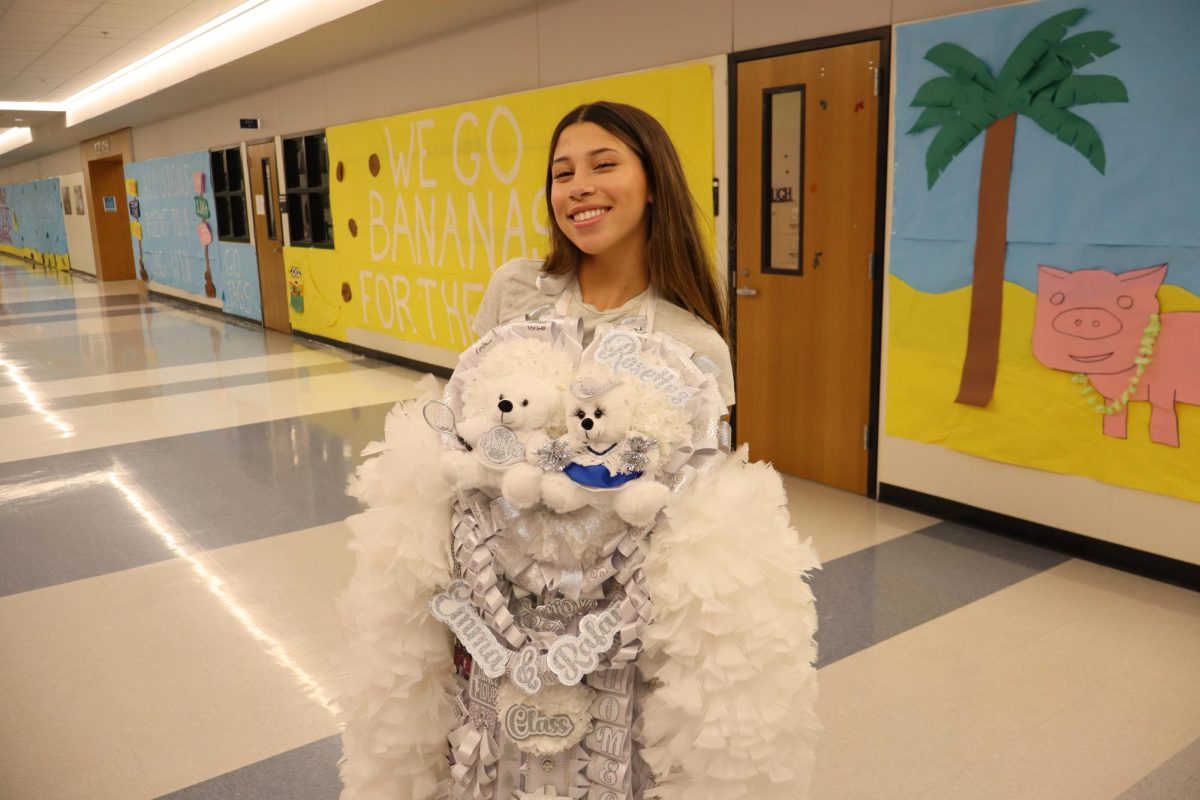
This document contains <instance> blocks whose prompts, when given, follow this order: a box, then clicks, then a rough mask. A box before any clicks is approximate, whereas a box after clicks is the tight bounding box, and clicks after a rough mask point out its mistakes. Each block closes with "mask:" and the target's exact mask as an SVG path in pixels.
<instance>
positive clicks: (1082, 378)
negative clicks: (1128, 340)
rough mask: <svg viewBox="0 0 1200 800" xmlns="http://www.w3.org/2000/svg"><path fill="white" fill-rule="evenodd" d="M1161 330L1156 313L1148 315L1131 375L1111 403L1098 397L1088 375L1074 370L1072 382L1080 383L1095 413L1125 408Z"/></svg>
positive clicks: (1135, 388)
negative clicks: (1123, 388) (1119, 394)
mask: <svg viewBox="0 0 1200 800" xmlns="http://www.w3.org/2000/svg"><path fill="white" fill-rule="evenodd" d="M1161 330H1162V320H1161V319H1160V318H1159V316H1158V314H1151V315H1150V322H1149V323H1147V324H1146V329H1145V330H1143V331H1142V341H1141V346H1140V347H1139V348H1138V354H1137V357H1136V358H1134V359H1133V363H1134V364H1135V365H1136V368H1135V369H1134V372H1133V375H1132V376H1131V377H1130V378H1129V385H1128V386H1126V387H1125V391H1123V392H1121V396H1120V397H1118V398H1117V399H1116V400H1113V401H1112V402H1111V403H1105V402H1103V400H1102V399H1101V398H1100V395H1099V393H1098V392H1097V391H1096V390H1095V389H1093V388H1092V385H1091V384H1090V383H1088V376H1087V375H1086V374H1084V373H1082V372H1076V373H1075V374H1073V375H1072V376H1071V380H1072V381H1073V382H1074V383H1078V384H1081V385H1082V386H1083V389H1081V390H1080V393H1081V394H1082V395H1083V396H1084V398H1086V399H1087V402H1088V405H1089V406H1091V408H1092V410H1093V411H1095V412H1096V413H1097V414H1116V413H1118V412H1120V411H1121V410H1122V409H1124V408H1125V406H1126V404H1128V403H1129V398H1130V397H1133V395H1134V393H1135V392H1136V391H1137V385H1138V382H1139V381H1141V379H1142V373H1144V372H1145V371H1146V367H1148V366H1150V358H1151V356H1153V355H1154V343H1155V342H1156V341H1157V340H1158V332H1159V331H1161Z"/></svg>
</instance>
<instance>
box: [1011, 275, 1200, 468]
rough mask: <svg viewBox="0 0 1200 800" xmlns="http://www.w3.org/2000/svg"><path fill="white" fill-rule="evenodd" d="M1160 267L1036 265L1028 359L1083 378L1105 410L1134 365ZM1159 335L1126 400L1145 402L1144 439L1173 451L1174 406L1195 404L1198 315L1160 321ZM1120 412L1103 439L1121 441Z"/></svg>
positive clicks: (1199, 384)
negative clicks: (1147, 424)
mask: <svg viewBox="0 0 1200 800" xmlns="http://www.w3.org/2000/svg"><path fill="white" fill-rule="evenodd" d="M1166 277H1167V265H1166V264H1159V265H1158V266H1156V267H1146V268H1145V269H1135V270H1132V271H1129V272H1122V273H1114V272H1109V271H1107V270H1101V269H1081V270H1075V271H1074V272H1069V271H1067V270H1064V269H1058V268H1056V267H1047V266H1038V285H1037V312H1036V314H1035V317H1034V322H1033V355H1034V357H1035V358H1036V359H1037V360H1038V361H1040V362H1041V363H1042V364H1044V365H1046V366H1047V367H1050V368H1051V369H1058V370H1064V371H1066V372H1077V373H1083V374H1086V375H1087V378H1088V382H1089V383H1091V385H1092V387H1093V388H1095V390H1096V391H1097V392H1099V393H1100V394H1101V395H1102V396H1103V397H1104V400H1105V402H1106V403H1112V402H1113V401H1114V400H1116V399H1118V398H1120V396H1121V394H1122V393H1123V392H1124V391H1125V390H1126V389H1129V388H1130V386H1129V380H1130V378H1132V377H1133V376H1134V375H1135V374H1136V372H1137V365H1136V364H1135V363H1134V359H1135V358H1136V357H1137V355H1138V348H1139V347H1140V346H1141V340H1142V337H1143V336H1144V335H1145V334H1144V331H1145V329H1146V326H1147V324H1148V323H1149V322H1150V315H1152V314H1157V313H1159V304H1158V287H1159V286H1161V285H1162V282H1163V279H1164V278H1166ZM1161 323H1162V328H1161V330H1160V331H1159V334H1158V338H1157V340H1156V341H1155V344H1154V352H1153V354H1152V355H1151V356H1150V364H1149V366H1147V367H1146V371H1145V372H1144V373H1142V377H1141V379H1140V380H1139V381H1138V384H1137V386H1135V387H1133V388H1132V390H1131V391H1130V394H1129V400H1130V402H1132V401H1134V400H1138V401H1148V402H1149V403H1150V440H1151V441H1152V442H1157V443H1158V444H1165V445H1168V446H1170V447H1178V446H1179V418H1178V416H1177V415H1176V413H1175V404H1176V403H1177V402H1178V403H1188V404H1192V405H1196V404H1200V312H1195V311H1177V312H1173V313H1169V314H1162V315H1161ZM1127 426H1128V417H1127V409H1126V407H1124V406H1123V407H1122V408H1121V409H1120V411H1117V412H1115V413H1113V414H1105V415H1104V433H1105V435H1106V436H1114V437H1116V438H1118V439H1124V438H1126V433H1127V430H1126V429H1127Z"/></svg>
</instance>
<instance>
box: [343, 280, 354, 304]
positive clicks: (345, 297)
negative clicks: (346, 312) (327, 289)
mask: <svg viewBox="0 0 1200 800" xmlns="http://www.w3.org/2000/svg"><path fill="white" fill-rule="evenodd" d="M352 297H354V294H353V293H352V292H351V291H350V284H348V283H343V284H342V299H343V300H345V301H346V302H347V303H349V302H350V298H352Z"/></svg>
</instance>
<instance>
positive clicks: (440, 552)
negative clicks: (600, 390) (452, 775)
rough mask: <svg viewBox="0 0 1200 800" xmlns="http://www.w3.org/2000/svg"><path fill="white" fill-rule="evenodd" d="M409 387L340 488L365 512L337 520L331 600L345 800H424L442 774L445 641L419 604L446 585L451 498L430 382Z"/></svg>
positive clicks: (446, 725)
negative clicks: (343, 639)
mask: <svg viewBox="0 0 1200 800" xmlns="http://www.w3.org/2000/svg"><path fill="white" fill-rule="evenodd" d="M419 389H420V390H421V391H422V393H423V395H425V397H423V398H422V399H421V400H418V401H413V402H409V403H406V404H401V405H398V406H396V408H395V409H393V410H392V412H391V413H390V414H389V415H388V418H387V422H386V425H385V428H384V442H383V443H372V445H370V446H369V447H368V448H367V451H365V452H367V453H369V454H371V456H372V457H371V458H370V459H368V460H367V462H366V463H364V464H363V465H362V466H361V467H360V468H359V469H358V471H357V473H356V475H355V477H354V478H353V479H352V480H351V482H350V488H349V491H350V493H351V494H353V495H354V496H356V497H358V498H359V499H360V500H362V501H363V502H364V503H365V504H366V505H367V506H368V509H367V511H365V512H364V513H362V514H357V515H355V516H353V517H350V519H349V520H347V523H348V525H349V526H350V529H351V531H352V532H353V538H352V540H351V544H350V547H351V549H352V550H354V552H355V570H354V576H353V578H352V579H351V581H350V585H349V587H348V588H347V589H346V591H345V592H344V593H343V595H342V597H341V598H340V600H339V608H340V610H341V612H342V615H343V618H344V620H345V622H346V625H347V628H348V635H349V642H348V647H347V649H346V652H345V653H344V661H343V663H342V665H341V673H342V674H341V676H340V677H341V684H340V692H339V697H338V705H339V708H340V714H341V721H342V723H343V724H344V726H345V729H344V731H343V733H342V746H343V752H344V757H343V760H342V763H341V775H342V783H343V785H344V787H345V788H344V790H343V792H342V798H343V800H351V799H352V798H353V800H397V798H411V800H426V798H432V797H434V796H435V795H436V794H437V793H438V791H439V790H440V789H441V788H442V787H441V784H442V782H443V781H444V780H445V779H446V778H447V776H448V775H449V768H448V764H447V759H446V754H447V747H448V744H447V735H448V733H449V732H450V730H451V729H452V728H453V727H454V724H455V714H454V706H453V704H452V702H451V699H450V694H449V692H450V690H451V688H452V686H453V678H452V672H451V665H452V662H453V657H452V648H451V642H452V639H451V635H450V633H449V631H448V629H447V628H446V627H445V626H444V625H442V624H441V623H439V622H438V621H437V620H435V619H433V617H431V616H430V614H429V611H428V609H427V604H428V602H429V598H430V597H431V596H432V595H433V594H434V593H435V592H436V591H438V590H440V589H441V588H442V587H444V586H445V585H446V584H447V583H448V582H449V580H450V510H451V491H450V488H449V487H448V486H447V485H446V483H445V481H444V480H443V479H442V476H441V472H440V470H439V469H438V459H439V456H440V445H439V443H438V438H437V434H436V433H434V431H432V430H431V429H430V428H429V426H428V425H427V424H426V423H425V420H424V418H423V417H422V415H421V403H422V401H423V399H427V398H431V397H434V396H436V394H437V391H438V390H437V384H436V381H434V380H433V378H432V377H430V378H428V379H427V380H425V381H423V382H422V383H421V384H419Z"/></svg>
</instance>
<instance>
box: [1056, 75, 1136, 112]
mask: <svg viewBox="0 0 1200 800" xmlns="http://www.w3.org/2000/svg"><path fill="white" fill-rule="evenodd" d="M1050 88H1051V89H1053V93H1054V99H1053V102H1054V105H1056V106H1058V107H1059V108H1069V107H1071V106H1083V105H1088V104H1089V103H1128V102H1129V91H1128V90H1127V89H1126V88H1125V84H1124V83H1122V82H1121V79H1120V78H1114V77H1113V76H1112V75H1072V76H1070V77H1067V78H1063V79H1062V80H1061V81H1059V82H1058V83H1057V84H1056V85H1054V86H1052V87H1050Z"/></svg>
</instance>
